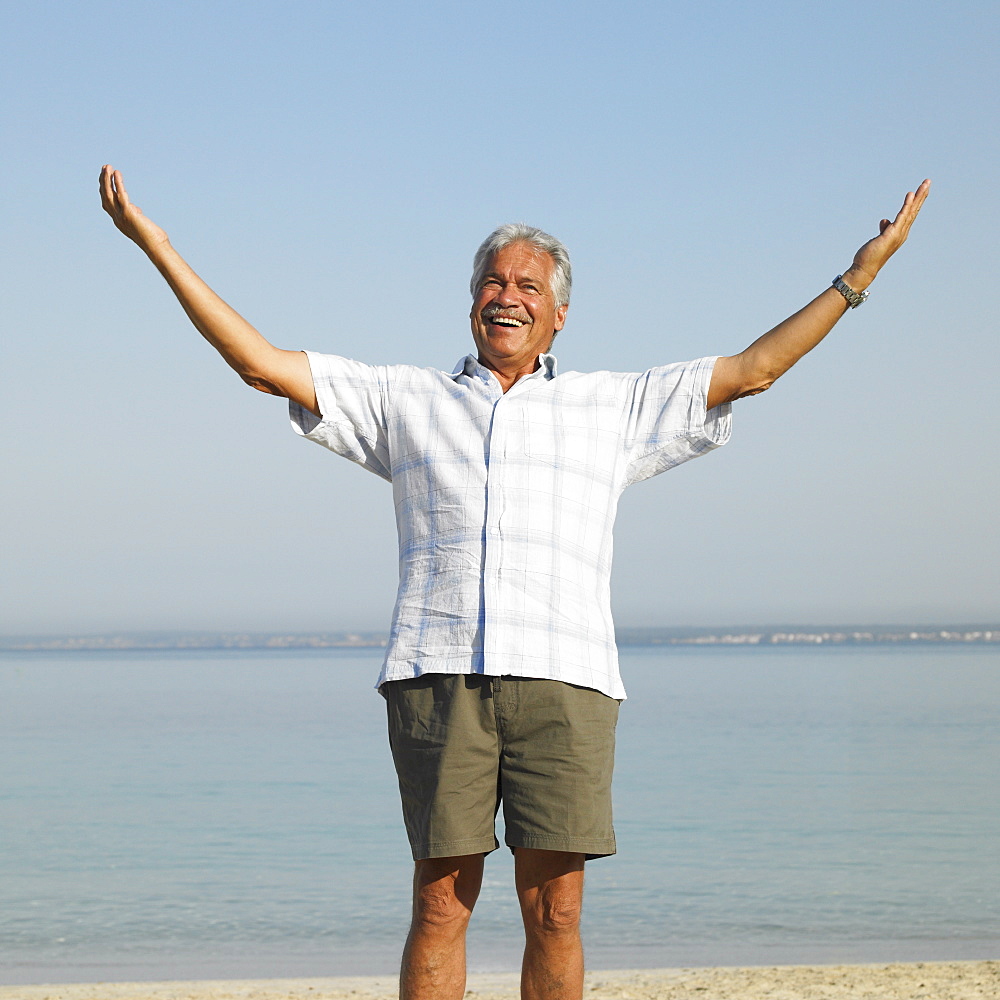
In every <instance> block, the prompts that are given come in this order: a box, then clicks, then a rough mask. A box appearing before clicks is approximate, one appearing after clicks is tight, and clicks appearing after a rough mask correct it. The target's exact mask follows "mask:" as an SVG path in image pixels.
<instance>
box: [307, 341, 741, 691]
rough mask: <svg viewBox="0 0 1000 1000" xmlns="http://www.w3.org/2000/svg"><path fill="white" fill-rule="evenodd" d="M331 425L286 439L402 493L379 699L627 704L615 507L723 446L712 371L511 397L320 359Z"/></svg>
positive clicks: (478, 368) (463, 371)
mask: <svg viewBox="0 0 1000 1000" xmlns="http://www.w3.org/2000/svg"><path fill="white" fill-rule="evenodd" d="M308 357H309V364H310V365H311V367H312V376H313V382H314V384H315V387H316V398H317V400H318V402H319V409H320V412H321V413H322V414H323V416H322V418H317V417H316V416H314V415H313V414H312V413H310V412H309V411H308V410H304V409H303V408H302V407H301V406H299V405H297V404H295V403H293V404H292V405H291V418H292V425H293V426H294V428H295V429H296V430H297V431H298V433H300V434H302V435H304V436H305V437H307V438H308V439H309V440H310V441H315V442H316V443H317V444H321V445H324V446H325V447H327V448H329V449H330V450H331V451H334V452H336V453H337V454H338V455H343V456H344V457H345V458H349V459H351V460H353V461H355V462H357V463H358V464H359V465H362V466H364V467H365V468H366V469H368V470H370V471H371V472H374V473H375V474H376V475H378V476H381V477H382V478H383V479H387V480H389V481H390V482H391V483H392V488H393V494H394V497H395V505H396V523H397V525H398V530H399V594H398V597H397V599H396V608H395V611H394V613H393V619H392V631H391V634H390V638H389V645H388V649H387V651H386V656H385V663H384V665H383V667H382V672H381V674H380V675H379V679H378V684H379V685H381V684H382V683H383V682H384V681H389V680H400V679H403V678H409V677H416V676H419V675H420V674H425V673H447V674H464V673H485V674H491V675H499V674H515V675H518V676H522V677H547V678H551V679H555V680H561V681H567V682H569V683H570V684H576V685H579V686H581V687H588V688H596V689H597V690H598V691H602V692H604V694H606V695H609V696H610V697H612V698H624V697H625V690H624V688H623V687H622V682H621V677H620V675H619V672H618V654H617V650H616V648H615V642H614V625H613V623H612V621H611V593H610V577H611V549H612V542H611V529H612V525H613V523H614V518H615V511H616V508H617V506H618V497H619V495H620V494H621V492H622V490H624V489H625V487H626V486H628V485H629V484H631V483H635V482H639V481H640V480H643V479H648V478H649V477H650V476H655V475H656V474H657V473H660V472H663V471H665V470H666V469H670V468H673V467H674V466H675V465H680V464H681V462H686V461H687V460H688V459H690V458H695V457H696V456H698V455H701V454H704V453H705V452H707V451H710V450H711V449H712V448H717V447H718V446H719V445H722V444H725V442H726V441H727V440H728V438H729V430H730V422H731V416H730V407H729V405H728V404H726V405H723V406H719V407H716V408H715V409H713V410H710V411H708V412H707V413H706V410H705V400H706V397H707V394H708V385H709V381H710V380H711V376H712V368H713V366H714V364H715V358H702V359H700V360H698V361H691V362H688V363H684V364H673V365H665V366H663V367H660V368H652V369H650V370H649V371H647V372H642V373H641V374H623V373H617V372H593V373H590V374H585V373H582V372H566V373H564V374H557V373H556V360H555V358H554V357H552V355H550V354H543V355H541V357H540V359H539V360H540V362H541V364H540V367H539V368H538V370H537V371H535V372H534V373H532V374H530V375H525V376H523V377H522V378H521V379H519V380H518V381H517V382H516V383H515V384H514V385H513V386H511V388H510V389H509V390H508V391H507V392H506V393H504V392H502V391H501V387H500V382H499V381H498V380H497V378H496V376H494V375H493V374H492V373H491V372H490V371H489V370H488V369H486V368H484V367H483V366H482V365H480V364H479V363H478V362H477V360H476V359H475V358H474V357H473V356H472V355H469V356H468V357H466V358H465V359H464V360H463V361H461V362H460V363H459V366H458V368H457V369H456V370H455V372H454V373H453V374H451V375H449V374H447V373H446V372H442V371H436V370H435V369H433V368H415V367H412V366H410V365H389V366H372V365H365V364H361V363H360V362H357V361H350V360H348V359H347V358H340V357H336V356H335V355H329V354H313V353H309V354H308Z"/></svg>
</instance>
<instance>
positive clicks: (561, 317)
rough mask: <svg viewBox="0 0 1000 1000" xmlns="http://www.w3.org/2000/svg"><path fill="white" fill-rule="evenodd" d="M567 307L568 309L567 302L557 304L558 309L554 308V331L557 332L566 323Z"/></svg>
mask: <svg viewBox="0 0 1000 1000" xmlns="http://www.w3.org/2000/svg"><path fill="white" fill-rule="evenodd" d="M568 309H569V303H568V302H567V303H566V304H565V305H561V306H559V308H558V309H556V321H555V324H554V326H553V329H554V330H555V332H556V333H558V332H559V331H560V330H561V329H562V328H563V327H564V326H565V325H566V310H568Z"/></svg>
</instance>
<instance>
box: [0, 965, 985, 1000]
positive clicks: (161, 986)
mask: <svg viewBox="0 0 1000 1000" xmlns="http://www.w3.org/2000/svg"><path fill="white" fill-rule="evenodd" d="M397 995H398V993H397V986H396V977H395V976H343V977H336V978H315V979H253V980H245V979H244V980H200V981H176V982H150V983H72V984H43V985H33V986H0V1000H394V998H396V997H397ZM584 995H585V997H587V1000H691V998H692V997H695V996H697V995H702V996H704V997H705V998H706V1000H761V998H763V997H767V998H769V1000H848V998H851V1000H854V998H873V1000H874V998H878V1000H918V998H927V1000H987V998H990V1000H993V998H995V997H997V996H1000V960H986V961H959V962H889V963H882V962H880V963H874V964H869V965H770V966H748V967H725V966H720V967H713V968H682V969H624V970H611V971H593V972H588V973H587V977H586V982H585V985H584ZM517 996H518V975H517V973H515V972H504V973H473V974H471V975H470V976H469V979H468V984H467V990H466V997H473V998H474V1000H516V998H517Z"/></svg>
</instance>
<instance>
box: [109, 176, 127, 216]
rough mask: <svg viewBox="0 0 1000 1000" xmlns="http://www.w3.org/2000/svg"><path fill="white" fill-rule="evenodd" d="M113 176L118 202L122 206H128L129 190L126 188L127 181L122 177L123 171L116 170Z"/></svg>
mask: <svg viewBox="0 0 1000 1000" xmlns="http://www.w3.org/2000/svg"><path fill="white" fill-rule="evenodd" d="M112 176H113V177H114V186H115V195H116V199H117V201H118V204H119V205H120V206H121V207H122V208H128V204H129V201H128V191H126V190H125V181H124V179H123V178H122V172H121V171H120V170H115V171H114V173H113V175H112Z"/></svg>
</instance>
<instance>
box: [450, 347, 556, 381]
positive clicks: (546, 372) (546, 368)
mask: <svg viewBox="0 0 1000 1000" xmlns="http://www.w3.org/2000/svg"><path fill="white" fill-rule="evenodd" d="M538 361H539V367H538V369H537V370H536V371H533V372H531V374H530V375H524V376H522V377H521V378H520V379H518V381H519V382H521V381H524V379H526V378H544V379H551V378H555V377H556V375H558V374H559V372H558V369H557V362H556V356H555V355H554V354H539V355H538ZM452 375H468V376H469V378H481V379H483V380H484V381H486V382H488V381H489V380H490V372H489V369H488V368H485V367H483V365H481V364H480V363H479V361H478V360H477V359H476V356H475V355H474V354H466V356H465V357H464V358H462V359H461V361H459V362H458V364H457V365H455V370H454V371H453V372H452Z"/></svg>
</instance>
